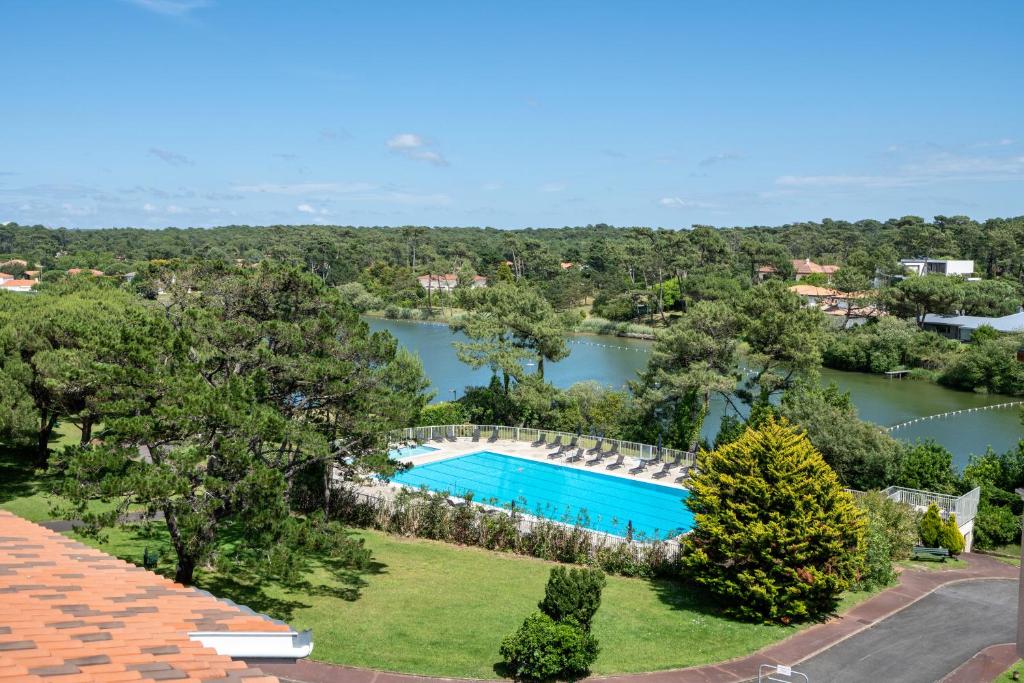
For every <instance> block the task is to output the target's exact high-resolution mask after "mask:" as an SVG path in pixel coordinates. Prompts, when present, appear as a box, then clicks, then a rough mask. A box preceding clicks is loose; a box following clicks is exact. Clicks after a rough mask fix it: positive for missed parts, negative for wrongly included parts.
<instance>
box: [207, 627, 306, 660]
mask: <svg viewBox="0 0 1024 683" xmlns="http://www.w3.org/2000/svg"><path fill="white" fill-rule="evenodd" d="M188 638H189V640H193V641H196V642H198V643H202V645H203V647H208V648H212V649H213V650H216V652H217V654H219V655H225V656H228V657H235V658H245V659H301V658H302V657H307V656H309V653H310V652H312V651H313V632H312V631H302V632H301V633H300V632H298V631H192V632H190V633H189V634H188Z"/></svg>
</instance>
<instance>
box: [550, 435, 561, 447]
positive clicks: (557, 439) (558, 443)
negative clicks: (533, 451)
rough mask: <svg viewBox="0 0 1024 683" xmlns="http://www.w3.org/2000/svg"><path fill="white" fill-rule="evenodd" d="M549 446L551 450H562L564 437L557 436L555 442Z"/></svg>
mask: <svg viewBox="0 0 1024 683" xmlns="http://www.w3.org/2000/svg"><path fill="white" fill-rule="evenodd" d="M548 446H550V447H551V448H561V447H562V435H561V434H559V435H558V436H556V437H555V440H554V441H552V442H551V443H549V444H548Z"/></svg>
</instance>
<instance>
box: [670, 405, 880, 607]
mask: <svg viewBox="0 0 1024 683" xmlns="http://www.w3.org/2000/svg"><path fill="white" fill-rule="evenodd" d="M699 465H700V469H701V472H700V474H698V475H697V476H696V477H694V480H693V482H692V484H691V487H690V497H689V498H688V499H687V504H688V505H689V507H690V508H691V509H692V510H693V512H694V514H695V527H694V530H693V532H692V533H691V534H689V535H688V536H687V538H686V541H685V545H686V553H685V557H684V566H685V568H686V569H687V570H688V571H689V573H690V576H691V577H692V578H693V580H695V581H696V582H697V583H698V584H700V585H703V586H704V587H706V588H707V589H708V590H709V591H710V592H711V593H712V594H713V595H714V596H715V597H716V598H718V599H719V600H720V601H721V602H722V603H723V604H724V606H725V609H726V611H727V612H729V613H731V614H733V615H736V616H739V617H741V618H745V619H752V620H758V621H765V622H782V623H790V622H792V621H801V620H806V619H813V618H817V617H821V616H824V615H827V614H829V613H831V612H832V611H834V609H835V607H836V604H837V599H838V596H839V594H840V593H842V592H843V591H844V590H846V589H848V588H849V587H850V585H851V582H852V581H853V580H854V579H855V578H856V576H857V573H858V571H859V569H860V567H861V565H862V562H863V545H864V526H865V521H864V516H863V513H861V512H860V510H858V509H857V507H856V505H855V504H854V501H853V497H852V496H851V495H850V494H849V493H847V492H846V491H844V490H843V488H842V486H841V485H840V483H839V479H838V477H837V476H836V474H835V472H834V471H833V470H832V469H831V468H830V467H829V466H828V465H827V464H826V463H825V460H824V459H823V458H822V456H821V454H820V453H819V452H818V451H817V450H815V448H814V447H813V446H812V445H811V443H810V441H808V440H807V437H806V435H804V434H803V433H802V432H801V431H799V430H798V429H796V428H795V427H793V426H791V425H790V424H789V423H788V422H787V421H786V420H784V419H782V420H779V421H776V420H775V419H774V418H773V417H770V416H769V417H768V418H767V419H766V420H765V421H764V422H763V423H762V424H761V425H760V426H759V427H758V428H757V429H748V430H747V431H746V432H745V433H744V434H743V436H741V437H740V438H739V439H737V440H736V441H734V442H732V443H731V444H728V445H726V446H723V447H721V448H718V449H717V450H714V451H711V452H707V451H702V452H701V454H700V457H699Z"/></svg>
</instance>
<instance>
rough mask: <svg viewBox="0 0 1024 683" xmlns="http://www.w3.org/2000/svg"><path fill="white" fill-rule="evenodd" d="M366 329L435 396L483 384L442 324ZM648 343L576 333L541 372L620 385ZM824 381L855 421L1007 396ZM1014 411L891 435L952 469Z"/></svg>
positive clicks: (854, 375)
mask: <svg viewBox="0 0 1024 683" xmlns="http://www.w3.org/2000/svg"><path fill="white" fill-rule="evenodd" d="M369 322H370V327H371V328H373V329H374V330H388V331H389V332H391V333H392V334H393V335H395V337H396V338H397V339H398V341H399V342H400V343H401V344H402V345H403V346H405V347H406V348H408V349H409V350H410V351H414V352H415V353H418V354H419V356H420V358H421V359H422V361H423V368H424V370H425V371H426V374H427V377H428V378H429V379H430V381H431V383H432V385H433V389H434V391H436V392H437V398H436V400H447V399H450V398H452V396H453V391H454V393H455V395H458V396H461V395H462V393H463V390H464V388H465V387H466V386H472V385H477V384H486V383H487V381H488V380H489V379H490V374H491V373H490V370H489V369H487V368H481V369H479V370H473V369H471V368H469V367H468V366H466V365H464V364H462V363H460V362H459V359H458V357H457V356H456V354H455V349H454V347H453V346H452V341H454V340H455V339H457V338H459V337H458V336H457V335H455V334H453V333H452V332H451V331H449V329H448V327H447V325H441V324H425V323H415V322H407V321H397V320H378V319H372V320H370V321H369ZM650 346H651V344H650V342H645V341H640V340H635V339H623V338H620V337H604V336H595V335H578V336H575V337H573V339H572V344H571V349H572V353H571V354H570V355H569V357H568V358H566V359H565V360H562V361H559V362H557V363H545V365H544V369H545V376H546V378H547V380H548V381H550V382H552V383H553V384H555V385H556V386H559V387H567V386H569V385H571V384H574V383H576V382H583V381H586V380H593V381H596V382H599V383H600V384H603V385H605V386H610V387H615V388H622V387H624V386H625V384H626V382H628V381H629V380H631V379H635V378H636V375H637V372H638V371H640V370H642V369H643V368H644V366H645V365H646V364H647V359H648V355H649V353H650ZM822 379H823V381H825V382H835V383H836V384H838V385H839V387H840V388H841V389H842V390H843V391H848V392H850V397H851V398H852V400H853V402H854V404H855V405H856V406H857V410H858V411H859V412H860V416H861V418H862V419H865V420H869V421H871V422H875V423H877V424H880V425H885V426H889V425H894V424H898V423H901V422H906V421H908V420H912V419H914V418H919V417H926V416H929V415H936V414H939V413H945V412H950V411H954V410H964V409H970V408H979V407H982V406H986V405H992V404H996V403H1006V402H1008V401H1012V400H1014V399H1013V398H1011V397H1007V396H996V395H984V394H972V393H967V392H961V391H952V390H950V389H945V388H943V387H940V386H937V385H934V384H930V383H926V382H921V381H916V380H910V379H905V380H892V379H886V378H885V377H881V376H878V375H868V374H864V373H858V372H840V371H837V370H828V369H825V370H823V371H822ZM724 409H725V406H724V402H723V401H722V400H721V399H718V400H716V401H714V402H713V406H712V409H711V414H710V415H709V416H708V419H707V420H706V421H705V425H704V436H705V437H706V438H708V439H709V440H713V439H714V435H715V434H716V433H717V432H718V425H719V422H720V421H721V419H722V414H723V412H724ZM1020 415H1021V413H1020V410H1019V409H1015V408H1011V409H1000V410H985V411H980V412H974V413H969V414H965V415H957V416H953V417H948V418H943V419H933V420H927V421H925V422H919V423H917V424H916V425H913V426H911V427H906V428H903V429H900V430H897V431H896V432H894V436H897V437H898V438H901V439H905V440H909V441H913V440H914V439H924V438H932V439H935V440H936V441H937V442H939V443H941V444H942V445H943V446H945V447H946V448H948V449H949V450H950V451H952V453H953V455H954V456H955V458H956V462H957V465H958V466H961V467H962V466H963V465H964V464H965V463H966V462H967V459H968V457H969V456H970V454H971V453H981V452H984V450H985V448H986V447H987V446H991V447H992V448H994V449H995V450H997V451H1005V450H1008V449H1010V448H1013V447H1015V446H1016V444H1017V441H1018V440H1020V439H1021V438H1024V430H1022V428H1021V422H1020Z"/></svg>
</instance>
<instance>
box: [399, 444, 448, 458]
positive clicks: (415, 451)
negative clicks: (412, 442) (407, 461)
mask: <svg viewBox="0 0 1024 683" xmlns="http://www.w3.org/2000/svg"><path fill="white" fill-rule="evenodd" d="M436 450H437V449H436V448H434V447H433V446H424V445H423V444H419V445H418V446H405V447H404V448H392V449H391V450H390V451H388V455H390V456H391V458H392V459H393V460H400V459H401V458H411V457H412V456H414V455H423V454H424V453H433V452H434V451H436Z"/></svg>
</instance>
